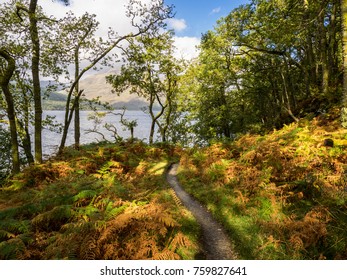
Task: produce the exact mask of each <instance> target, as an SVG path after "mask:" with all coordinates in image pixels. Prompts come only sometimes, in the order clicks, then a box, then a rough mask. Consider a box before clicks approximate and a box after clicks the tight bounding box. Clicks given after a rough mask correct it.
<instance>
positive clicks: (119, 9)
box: [0, 0, 250, 59]
mask: <svg viewBox="0 0 347 280" xmlns="http://www.w3.org/2000/svg"><path fill="white" fill-rule="evenodd" d="M2 1H7V0H0V2H2ZM141 1H150V0H141ZM249 1H250V0H165V3H166V4H167V5H174V7H175V8H174V12H175V18H174V19H171V20H170V21H169V22H168V26H169V28H170V29H174V30H175V34H176V35H175V45H176V47H177V52H176V54H177V56H178V57H184V58H186V59H190V58H193V57H195V56H197V54H198V52H197V50H196V46H197V45H198V44H199V42H200V38H201V34H203V33H205V32H207V31H208V30H210V29H213V27H214V25H215V24H216V21H217V20H218V19H219V18H221V17H223V16H226V15H228V14H229V13H230V11H232V10H233V9H234V8H236V7H238V6H240V5H242V4H246V3H248V2H249ZM127 2H128V0H71V5H70V6H69V7H65V6H64V5H62V4H59V3H58V1H52V0H41V1H40V0H39V4H40V5H41V6H43V8H44V11H45V12H46V13H47V14H48V15H54V16H56V17H57V18H59V17H63V16H64V15H65V13H66V12H67V11H69V10H72V11H73V12H74V13H75V14H76V15H81V14H83V13H84V12H86V11H87V12H89V13H94V14H96V15H97V20H98V21H99V22H100V31H99V33H98V35H99V36H105V35H106V34H107V30H108V27H109V26H111V27H113V28H114V29H115V30H116V31H117V32H118V33H119V34H126V33H127V32H129V30H130V24H129V21H128V19H127V18H126V17H125V4H126V3H127Z"/></svg>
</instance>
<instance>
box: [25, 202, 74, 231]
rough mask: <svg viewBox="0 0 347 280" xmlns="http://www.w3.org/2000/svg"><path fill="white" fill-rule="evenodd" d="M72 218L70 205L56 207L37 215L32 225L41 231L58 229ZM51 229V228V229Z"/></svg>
mask: <svg viewBox="0 0 347 280" xmlns="http://www.w3.org/2000/svg"><path fill="white" fill-rule="evenodd" d="M71 216H72V210H71V206H70V205H61V206H56V207H54V208H53V209H52V210H50V211H47V212H44V213H42V214H39V215H37V216H36V217H35V218H33V219H32V221H31V222H32V224H33V225H34V226H35V227H37V228H41V229H46V230H48V229H51V230H55V229H59V228H60V226H61V225H62V224H63V223H64V222H65V221H66V220H68V219H69V218H70V217H71ZM52 227H53V228H52Z"/></svg>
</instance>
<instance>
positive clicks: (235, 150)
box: [179, 113, 347, 259]
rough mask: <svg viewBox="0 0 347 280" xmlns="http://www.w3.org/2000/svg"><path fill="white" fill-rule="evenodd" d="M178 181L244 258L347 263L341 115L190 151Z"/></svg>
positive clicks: (346, 159)
mask: <svg viewBox="0 0 347 280" xmlns="http://www.w3.org/2000/svg"><path fill="white" fill-rule="evenodd" d="M326 139H331V140H333V142H334V145H333V147H330V146H329V145H328V146H327V145H324V142H325V140H326ZM179 178H180V181H181V183H182V185H183V186H184V187H185V188H186V190H187V191H188V192H190V193H191V194H192V195H194V196H195V197H196V198H197V199H199V200H200V201H201V202H202V203H203V204H205V205H206V206H207V208H208V209H209V210H210V211H211V212H212V213H213V215H214V216H215V217H216V218H217V219H218V220H219V221H220V222H221V223H222V224H224V225H225V227H226V229H227V230H228V232H229V234H230V238H231V240H233V241H234V243H235V247H236V249H237V250H238V253H239V255H240V256H241V257H242V258H244V259H347V235H346V228H347V204H346V202H347V130H344V129H341V128H339V125H338V122H337V120H336V118H335V117H334V113H332V114H331V115H329V114H326V115H323V116H320V117H318V118H315V119H314V120H313V121H308V120H302V121H301V122H300V123H297V124H291V125H288V126H286V127H284V128H283V129H281V130H278V131H274V132H272V133H270V134H268V135H265V136H259V135H258V136H257V135H244V136H242V137H241V138H239V139H238V140H237V141H234V142H232V143H229V144H226V143H224V144H221V143H214V144H211V145H210V146H209V147H206V148H202V149H201V148H191V149H189V150H187V151H185V152H184V153H183V155H182V158H181V161H180V170H179Z"/></svg>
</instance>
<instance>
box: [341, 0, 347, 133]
mask: <svg viewBox="0 0 347 280" xmlns="http://www.w3.org/2000/svg"><path fill="white" fill-rule="evenodd" d="M341 14H342V30H343V31H342V32H343V36H342V40H343V91H342V94H343V99H342V109H341V121H342V126H343V127H345V128H347V0H341Z"/></svg>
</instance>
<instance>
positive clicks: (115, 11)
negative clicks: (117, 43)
mask: <svg viewBox="0 0 347 280" xmlns="http://www.w3.org/2000/svg"><path fill="white" fill-rule="evenodd" d="M127 3H128V0H117V1H114V0H72V1H71V5H70V6H64V5H62V4H60V3H59V2H58V1H40V5H41V6H42V7H43V10H44V12H45V13H46V14H48V15H53V16H55V17H57V18H62V17H64V16H65V14H66V12H68V11H72V12H73V13H74V14H75V15H76V16H81V15H82V14H84V13H85V12H88V13H90V14H95V15H96V20H97V21H99V22H100V25H99V31H98V33H97V35H98V36H102V37H105V36H107V31H108V28H109V27H112V28H113V29H114V30H115V31H116V32H118V33H119V34H126V33H128V32H129V31H130V30H131V29H132V27H131V24H130V20H129V19H128V18H127V17H126V16H125V10H126V8H125V5H126V4H127Z"/></svg>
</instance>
